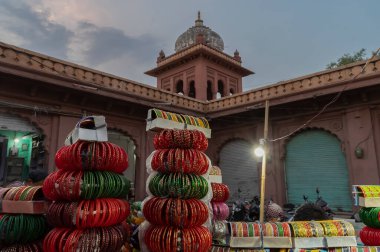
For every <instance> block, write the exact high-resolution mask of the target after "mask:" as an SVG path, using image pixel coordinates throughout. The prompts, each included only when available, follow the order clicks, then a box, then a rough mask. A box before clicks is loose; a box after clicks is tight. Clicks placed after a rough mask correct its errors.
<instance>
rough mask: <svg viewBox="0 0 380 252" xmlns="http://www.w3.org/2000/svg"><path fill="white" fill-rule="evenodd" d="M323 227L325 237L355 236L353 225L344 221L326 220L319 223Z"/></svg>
mask: <svg viewBox="0 0 380 252" xmlns="http://www.w3.org/2000/svg"><path fill="white" fill-rule="evenodd" d="M319 223H320V224H321V225H322V227H323V230H324V233H325V235H324V236H327V237H331V236H355V229H354V227H353V226H352V224H351V223H349V222H347V221H343V220H326V221H319Z"/></svg>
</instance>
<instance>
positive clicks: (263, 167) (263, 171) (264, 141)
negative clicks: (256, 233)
mask: <svg viewBox="0 0 380 252" xmlns="http://www.w3.org/2000/svg"><path fill="white" fill-rule="evenodd" d="M268 121H269V100H266V101H265V119H264V139H262V141H260V142H262V143H260V144H262V145H263V149H264V151H263V159H262V163H261V190H260V223H264V201H265V174H266V168H267V151H268V148H267V138H268Z"/></svg>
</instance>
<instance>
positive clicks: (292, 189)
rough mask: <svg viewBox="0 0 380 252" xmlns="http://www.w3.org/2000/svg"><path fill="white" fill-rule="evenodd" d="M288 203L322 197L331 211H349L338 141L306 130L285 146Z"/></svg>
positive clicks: (350, 205)
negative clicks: (304, 198) (306, 197)
mask: <svg viewBox="0 0 380 252" xmlns="http://www.w3.org/2000/svg"><path fill="white" fill-rule="evenodd" d="M285 170H286V183H287V196H288V202H289V203H293V204H296V205H299V204H302V203H303V202H304V200H303V195H306V196H308V197H309V200H310V201H315V200H316V198H317V194H316V188H317V187H318V188H319V190H320V193H321V196H322V197H323V199H324V200H325V201H327V202H328V204H329V206H330V207H331V208H332V209H333V210H339V211H351V210H352V200H351V196H350V194H351V190H350V186H349V179H348V171H347V164H346V159H345V156H344V153H343V151H342V148H341V143H340V141H339V139H338V138H337V137H336V136H334V135H333V134H331V133H329V132H326V131H324V130H317V129H315V130H307V131H304V132H302V133H300V134H298V135H296V136H295V137H293V138H292V139H290V141H289V142H288V143H287V145H286V160H285Z"/></svg>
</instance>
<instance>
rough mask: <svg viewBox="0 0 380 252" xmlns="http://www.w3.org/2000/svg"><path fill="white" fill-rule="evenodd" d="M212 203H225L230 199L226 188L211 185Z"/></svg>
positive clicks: (216, 184) (215, 184) (218, 184)
mask: <svg viewBox="0 0 380 252" xmlns="http://www.w3.org/2000/svg"><path fill="white" fill-rule="evenodd" d="M211 188H212V200H211V201H213V202H226V201H227V200H228V197H230V190H229V189H228V186H227V185H225V184H222V183H211Z"/></svg>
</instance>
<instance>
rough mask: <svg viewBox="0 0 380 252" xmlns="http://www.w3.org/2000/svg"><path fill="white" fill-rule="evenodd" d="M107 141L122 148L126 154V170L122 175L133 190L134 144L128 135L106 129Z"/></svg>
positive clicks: (134, 173)
mask: <svg viewBox="0 0 380 252" xmlns="http://www.w3.org/2000/svg"><path fill="white" fill-rule="evenodd" d="M108 141H109V142H111V143H113V144H116V145H118V146H120V147H122V148H123V149H124V150H125V151H126V152H127V154H128V169H127V170H126V171H125V172H124V173H123V174H124V176H125V177H127V178H128V180H129V181H130V182H131V188H134V187H135V186H134V185H135V177H136V154H135V150H136V146H135V143H134V142H133V140H132V139H131V138H130V137H129V136H128V135H126V134H123V133H122V132H119V131H116V130H112V129H108Z"/></svg>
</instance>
